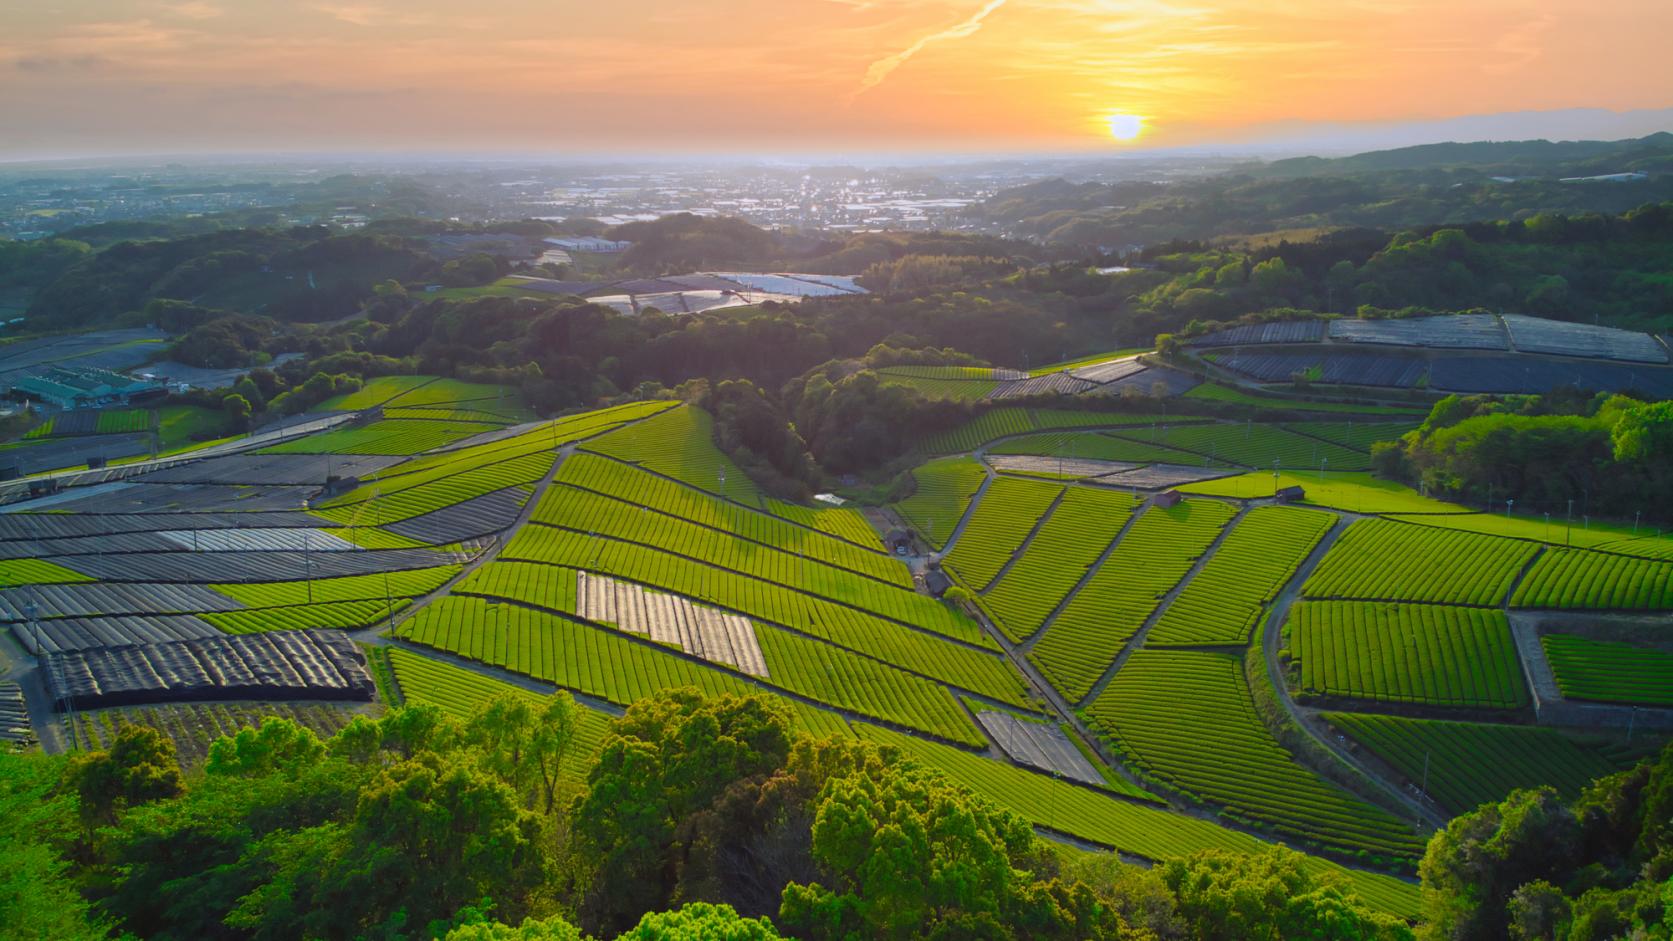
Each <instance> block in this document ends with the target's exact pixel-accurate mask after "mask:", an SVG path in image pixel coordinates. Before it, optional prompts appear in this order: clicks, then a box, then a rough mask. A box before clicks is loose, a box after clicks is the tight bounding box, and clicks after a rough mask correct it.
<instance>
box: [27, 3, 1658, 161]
mask: <svg viewBox="0 0 1673 941" xmlns="http://www.w3.org/2000/svg"><path fill="white" fill-rule="evenodd" d="M1669 34H1673V5H1670V4H1666V3H1660V2H1649V0H1642V2H1621V0H1604V2H1593V3H1581V2H1578V0H1535V2H1513V0H1471V2H1465V3H1457V2H1452V3H1442V2H1437V0H1348V2H1334V0H1305V2H1295V3H1289V4H1282V5H1272V4H1265V3H1260V2H1255V0H1123V2H1117V0H909V2H908V0H711V2H707V3H700V4H696V3H674V2H666V0H622V2H618V3H612V4H586V5H578V4H567V3H559V4H553V3H550V2H545V3H542V2H537V0H481V2H478V3H473V4H468V5H460V4H454V3H444V2H441V0H408V2H404V3H401V4H398V5H397V4H394V3H379V2H373V0H366V2H359V0H355V2H289V0H236V2H235V0H82V2H75V3H70V2H51V0H47V2H43V0H0V127H4V128H5V129H6V133H5V134H3V135H0V160H19V159H49V158H62V157H78V156H101V155H121V154H190V153H286V152H291V153H294V152H320V151H351V152H367V153H391V152H397V153H398V152H414V153H524V154H528V153H541V152H550V153H554V154H585V153H628V154H647V155H654V154H664V153H666V154H720V153H772V154H793V153H816V152H836V153H858V152H877V153H926V152H936V153H947V152H962V153H975V152H1004V153H1030V152H1086V153H1100V152H1103V153H1127V152H1133V151H1140V150H1153V149H1159V148H1213V147H1224V148H1228V149H1247V150H1257V151H1258V150H1261V149H1276V150H1284V149H1289V150H1298V151H1299V150H1329V151H1345V150H1352V149H1355V148H1358V149H1374V148H1376V147H1383V146H1401V145H1403V144H1409V143H1419V142H1423V141H1427V140H1444V139H1460V140H1472V139H1509V138H1522V137H1559V138H1573V137H1627V136H1637V135H1640V134H1644V133H1649V132H1651V131H1654V130H1660V129H1669V128H1670V127H1673V111H1670V110H1668V109H1669V106H1673V65H1670V64H1669V61H1668V59H1667V57H1666V55H1665V51H1664V50H1663V49H1661V48H1660V46H1661V45H1662V44H1663V41H1664V37H1665V36H1667V35H1669Z"/></svg>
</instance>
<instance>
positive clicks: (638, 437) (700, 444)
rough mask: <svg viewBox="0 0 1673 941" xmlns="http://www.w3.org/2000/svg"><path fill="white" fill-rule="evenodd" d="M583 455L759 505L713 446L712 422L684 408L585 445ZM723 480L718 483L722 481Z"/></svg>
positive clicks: (745, 480) (751, 486)
mask: <svg viewBox="0 0 1673 941" xmlns="http://www.w3.org/2000/svg"><path fill="white" fill-rule="evenodd" d="M586 450H588V451H593V452H596V453H598V454H603V455H605V456H607V457H613V458H615V459H616V460H618V461H626V462H628V463H629V464H636V465H638V466H640V467H643V468H645V469H646V470H649V471H653V472H655V473H658V474H661V475H663V476H664V477H672V478H674V479H675V480H678V481H681V482H683V483H687V484H690V485H691V486H693V487H697V488H698V489H701V490H707V491H709V492H710V493H718V494H720V495H721V496H723V497H726V498H727V499H729V500H737V501H738V502H740V503H746V504H750V505H752V506H753V505H759V501H760V499H761V491H760V489H759V488H757V487H756V486H755V482H754V481H752V480H750V479H749V476H748V475H747V474H745V473H744V472H743V471H742V470H741V469H740V468H739V467H738V465H736V464H734V463H732V459H731V458H729V457H727V456H726V455H725V454H723V453H721V451H720V449H719V448H717V447H715V445H714V419H713V418H711V417H709V413H708V412H705V411H703V410H702V409H700V408H695V407H693V406H690V405H682V406H680V407H678V408H671V409H668V410H667V411H665V412H662V413H661V414H659V415H657V416H655V417H653V418H648V419H646V420H645V421H642V422H640V423H638V424H636V425H632V426H630V427H627V428H623V429H620V430H619V431H612V432H610V433H609V434H607V435H602V436H600V437H598V438H595V439H593V440H592V441H589V442H587V445H586ZM723 478H724V480H723Z"/></svg>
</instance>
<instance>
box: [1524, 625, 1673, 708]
mask: <svg viewBox="0 0 1673 941" xmlns="http://www.w3.org/2000/svg"><path fill="white" fill-rule="evenodd" d="M1539 641H1540V644H1541V645H1542V646H1544V648H1545V659H1546V660H1547V661H1549V662H1550V664H1551V672H1552V673H1553V674H1554V675H1555V676H1556V678H1557V688H1558V689H1560V690H1562V693H1563V695H1564V696H1565V697H1568V698H1570V699H1591V700H1598V701H1602V702H1621V703H1632V704H1635V705H1644V706H1673V654H1669V653H1667V652H1666V651H1664V650H1658V649H1654V648H1649V647H1641V646H1639V645H1637V644H1626V643H1621V642H1618V641H1609V640H1591V639H1589V638H1585V637H1576V636H1574V635H1572V634H1546V635H1545V636H1543V637H1541V638H1540V639H1539Z"/></svg>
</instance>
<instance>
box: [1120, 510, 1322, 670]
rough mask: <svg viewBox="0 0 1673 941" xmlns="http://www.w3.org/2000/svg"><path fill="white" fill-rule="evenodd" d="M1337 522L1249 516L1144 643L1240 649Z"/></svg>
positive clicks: (1293, 513) (1304, 513)
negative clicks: (1258, 618) (1251, 631)
mask: <svg viewBox="0 0 1673 941" xmlns="http://www.w3.org/2000/svg"><path fill="white" fill-rule="evenodd" d="M1335 522H1336V517H1335V516H1333V515H1331V514H1329V513H1319V512H1317V511H1314V510H1301V509H1293V508H1290V507H1277V506H1261V507H1256V508H1254V509H1253V510H1250V511H1249V512H1248V514H1246V515H1245V516H1244V517H1243V519H1241V520H1239V521H1238V523H1237V526H1236V527H1235V528H1234V529H1233V530H1232V531H1231V532H1230V533H1229V534H1227V536H1226V539H1225V541H1224V542H1222V543H1221V544H1220V547H1219V548H1218V549H1216V550H1215V551H1214V557H1213V558H1211V559H1209V560H1208V564H1207V565H1205V566H1203V568H1202V571H1200V572H1198V573H1197V576H1196V577H1195V578H1193V579H1192V580H1191V583H1190V584H1188V585H1186V586H1185V590H1184V591H1182V592H1180V593H1179V597H1177V598H1175V599H1174V601H1173V604H1171V605H1169V606H1168V610H1167V611H1165V612H1163V614H1162V617H1161V618H1160V619H1159V620H1158V621H1157V622H1156V627H1155V628H1154V629H1152V630H1151V632H1150V635H1149V638H1148V639H1147V641H1146V643H1148V644H1150V645H1151V646H1155V647H1166V646H1172V645H1201V644H1231V645H1238V646H1241V645H1242V644H1245V643H1247V642H1248V640H1249V631H1250V630H1251V629H1252V628H1253V627H1254V626H1255V619H1256V618H1257V617H1259V616H1260V613H1261V612H1262V611H1263V610H1264V609H1265V606H1266V603H1267V602H1269V601H1271V600H1272V599H1273V598H1274V597H1276V596H1277V594H1278V591H1279V589H1281V588H1282V587H1283V585H1284V583H1285V582H1287V581H1288V580H1289V579H1290V576H1291V575H1292V574H1294V572H1295V570H1296V568H1297V566H1299V565H1300V564H1301V562H1302V560H1304V559H1306V558H1307V554H1308V553H1310V552H1312V551H1313V547H1314V546H1316V545H1318V543H1319V540H1320V539H1322V538H1324V534H1325V533H1326V532H1327V531H1328V530H1329V529H1330V527H1331V526H1332V525H1333V524H1334V523H1335Z"/></svg>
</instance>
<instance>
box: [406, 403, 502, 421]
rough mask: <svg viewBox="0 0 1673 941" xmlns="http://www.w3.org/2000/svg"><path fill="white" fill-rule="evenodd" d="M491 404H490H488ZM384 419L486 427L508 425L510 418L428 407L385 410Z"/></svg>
mask: <svg viewBox="0 0 1673 941" xmlns="http://www.w3.org/2000/svg"><path fill="white" fill-rule="evenodd" d="M490 404H491V403H490ZM383 417H384V418H391V419H394V418H428V419H434V420H436V421H474V422H482V423H483V424H487V425H509V424H512V420H511V418H509V417H507V416H506V415H503V414H501V413H499V412H490V411H484V410H483V409H480V408H445V407H441V406H429V407H425V408H385V409H384V410H383Z"/></svg>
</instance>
